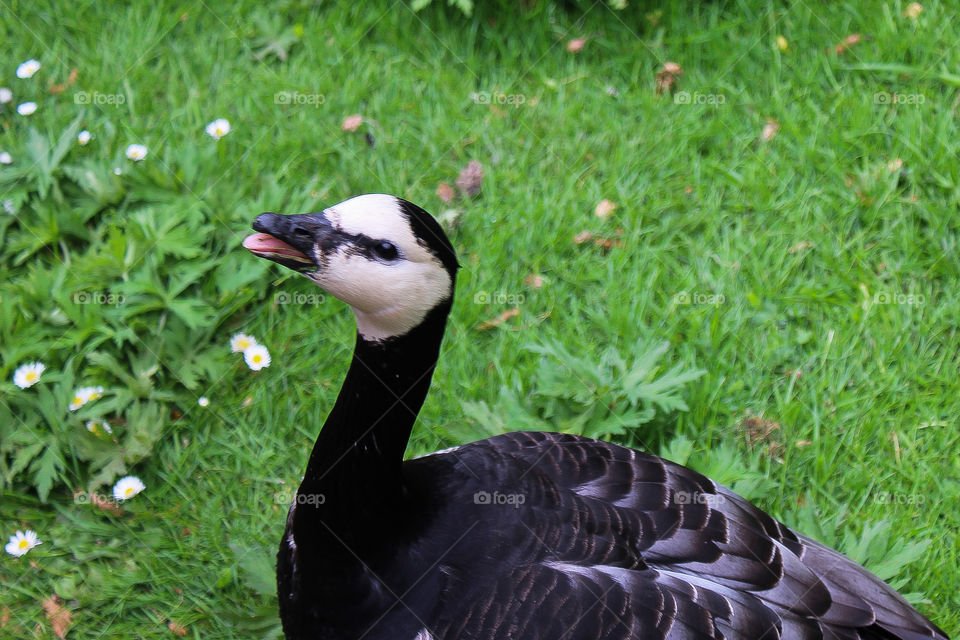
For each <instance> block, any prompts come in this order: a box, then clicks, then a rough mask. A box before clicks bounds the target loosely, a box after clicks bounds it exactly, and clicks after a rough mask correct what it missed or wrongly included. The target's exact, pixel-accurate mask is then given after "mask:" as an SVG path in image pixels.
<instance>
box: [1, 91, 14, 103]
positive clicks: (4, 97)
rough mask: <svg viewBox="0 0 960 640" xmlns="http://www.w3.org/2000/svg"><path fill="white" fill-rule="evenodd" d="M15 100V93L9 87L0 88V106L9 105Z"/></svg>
mask: <svg viewBox="0 0 960 640" xmlns="http://www.w3.org/2000/svg"><path fill="white" fill-rule="evenodd" d="M11 100H13V91H10V89H8V88H7V87H0V104H7V103H8V102H10V101H11Z"/></svg>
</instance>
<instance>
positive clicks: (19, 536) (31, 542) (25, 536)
mask: <svg viewBox="0 0 960 640" xmlns="http://www.w3.org/2000/svg"><path fill="white" fill-rule="evenodd" d="M42 543H43V541H42V540H40V539H39V538H38V537H37V532H36V531H31V530H30V529H27V530H26V531H17V532H16V533H15V534H13V535H12V536H10V542H8V543H7V546H5V547H4V550H5V551H6V552H7V553H9V554H10V555H12V556H17V557H18V558H19V557H20V556H22V555H23V554H25V553H26V552H27V551H30V549H33V548H34V547H35V546H37V545H38V544H42Z"/></svg>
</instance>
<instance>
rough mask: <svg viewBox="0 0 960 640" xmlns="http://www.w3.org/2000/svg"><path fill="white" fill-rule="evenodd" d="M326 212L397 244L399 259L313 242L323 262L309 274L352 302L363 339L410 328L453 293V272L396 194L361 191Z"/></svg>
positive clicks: (341, 224)
mask: <svg viewBox="0 0 960 640" xmlns="http://www.w3.org/2000/svg"><path fill="white" fill-rule="evenodd" d="M323 215H324V216H325V217H326V218H327V220H329V222H330V224H331V225H332V226H333V227H334V228H335V229H337V230H338V231H340V232H342V233H344V234H347V235H364V236H366V237H368V238H371V239H373V240H377V241H386V242H389V243H391V244H393V245H394V246H395V247H396V248H397V258H396V259H394V260H381V259H378V258H376V257H373V256H371V255H369V254H368V253H363V252H360V251H357V250H356V248H355V247H352V246H351V245H350V243H349V242H345V243H341V244H338V245H337V246H336V248H335V249H333V250H332V251H331V250H325V249H323V248H322V247H321V246H320V245H314V248H313V250H314V258H315V259H316V261H317V264H318V265H320V267H319V268H318V269H317V270H316V271H314V272H312V273H307V274H305V275H306V276H307V277H308V278H310V279H311V280H313V281H314V282H316V283H317V284H318V285H320V286H321V287H323V288H324V289H325V290H327V291H328V292H330V294H331V295H334V296H336V297H337V298H339V299H340V300H343V301H344V302H346V303H347V304H349V305H350V306H351V307H353V310H354V312H355V313H356V316H357V330H358V331H359V332H360V335H361V336H363V337H364V339H366V340H371V341H380V340H384V339H386V338H389V337H391V336H397V335H402V334H404V333H407V332H408V331H410V330H411V329H413V328H414V327H415V326H417V325H418V324H420V322H421V321H423V319H424V317H426V315H427V313H428V312H429V311H430V310H431V309H433V308H434V307H435V306H437V305H438V304H439V303H440V302H442V301H443V300H445V299H447V298H448V297H449V296H450V294H451V286H452V282H451V279H450V274H449V273H447V270H446V269H445V268H444V267H443V264H442V263H441V262H440V260H438V259H437V258H436V256H434V255H433V254H432V253H431V252H430V251H429V250H427V249H426V248H425V247H424V246H423V245H421V244H420V243H419V242H417V238H416V236H415V235H414V233H413V230H412V229H411V228H410V223H409V222H408V220H407V217H406V215H404V213H403V211H402V210H401V208H400V204H399V202H398V201H397V199H396V198H395V197H393V196H390V195H383V194H368V195H362V196H357V197H355V198H351V199H350V200H346V201H344V202H341V203H340V204H337V205H334V206H332V207H330V208H329V209H326V210H325V211H324V212H323Z"/></svg>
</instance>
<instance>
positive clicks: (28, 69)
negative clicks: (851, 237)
mask: <svg viewBox="0 0 960 640" xmlns="http://www.w3.org/2000/svg"><path fill="white" fill-rule="evenodd" d="M37 71H40V63H39V62H37V61H36V60H27V61H26V62H24V63H23V64H21V65H20V66H19V67H17V77H18V78H21V79H25V78H30V77H33V74H35V73H36V72H37Z"/></svg>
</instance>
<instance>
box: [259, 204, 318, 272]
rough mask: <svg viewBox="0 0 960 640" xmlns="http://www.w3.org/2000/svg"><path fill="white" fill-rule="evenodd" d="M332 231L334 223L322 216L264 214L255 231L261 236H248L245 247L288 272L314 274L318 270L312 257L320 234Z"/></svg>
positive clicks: (260, 217) (261, 215)
mask: <svg viewBox="0 0 960 640" xmlns="http://www.w3.org/2000/svg"><path fill="white" fill-rule="evenodd" d="M329 228H330V223H329V222H327V220H326V218H324V217H323V215H321V214H313V213H306V214H298V215H281V214H278V213H269V212H268V213H262V214H260V215H259V216H257V218H256V219H255V220H254V221H253V230H254V231H258V232H259V233H254V234H252V235H249V236H247V237H246V238H245V239H244V240H243V247H244V249H247V250H248V251H250V253H252V254H253V255H255V256H259V257H261V258H266V259H267V260H272V261H274V262H276V263H277V264H279V265H282V266H284V267H287V268H288V269H293V270H294V271H301V272H302V271H310V270H313V269H316V268H317V264H316V262H315V261H314V260H313V259H312V258H311V257H310V255H311V254H313V252H314V251H313V249H314V246H315V245H316V244H317V243H318V242H320V237H318V234H322V233H323V231H325V230H326V229H329Z"/></svg>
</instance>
